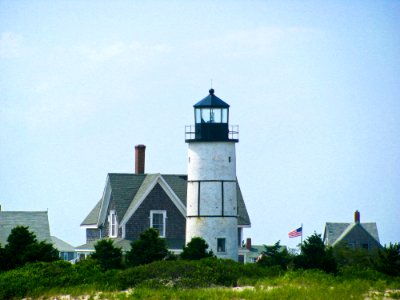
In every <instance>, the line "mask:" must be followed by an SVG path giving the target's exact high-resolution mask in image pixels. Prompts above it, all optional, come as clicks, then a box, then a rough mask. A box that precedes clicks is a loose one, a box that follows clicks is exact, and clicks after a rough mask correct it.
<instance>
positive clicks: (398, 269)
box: [374, 243, 400, 276]
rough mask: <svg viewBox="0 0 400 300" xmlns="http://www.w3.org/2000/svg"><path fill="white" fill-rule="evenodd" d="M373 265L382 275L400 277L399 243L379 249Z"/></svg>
mask: <svg viewBox="0 0 400 300" xmlns="http://www.w3.org/2000/svg"><path fill="white" fill-rule="evenodd" d="M374 265H375V268H376V269H377V270H378V271H380V272H382V273H385V274H388V275H392V276H400V243H395V244H392V243H390V244H389V246H386V245H385V247H384V248H382V249H379V251H378V257H377V260H376V262H375V263H374Z"/></svg>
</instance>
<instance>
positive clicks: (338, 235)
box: [324, 222, 379, 246]
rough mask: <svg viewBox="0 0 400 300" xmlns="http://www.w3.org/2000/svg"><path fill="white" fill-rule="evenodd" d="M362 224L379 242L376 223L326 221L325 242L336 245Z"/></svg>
mask: <svg viewBox="0 0 400 300" xmlns="http://www.w3.org/2000/svg"><path fill="white" fill-rule="evenodd" d="M357 226H360V227H361V228H362V229H363V230H365V231H366V232H367V234H369V235H370V236H371V237H372V238H373V239H375V240H376V241H377V242H378V243H379V235H378V228H377V226H376V223H357V222H356V223H326V224H325V232H324V242H325V244H327V245H331V246H334V245H336V244H337V243H339V242H340V241H341V240H343V238H344V237H346V235H347V234H348V233H349V232H350V231H352V230H353V229H354V228H355V227H357Z"/></svg>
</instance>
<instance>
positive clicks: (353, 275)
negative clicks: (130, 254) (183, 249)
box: [0, 259, 400, 300]
mask: <svg viewBox="0 0 400 300" xmlns="http://www.w3.org/2000/svg"><path fill="white" fill-rule="evenodd" d="M121 290H126V291H125V292H121ZM57 295H58V296H57ZM59 295H71V296H72V299H83V298H82V297H81V298H79V296H80V295H86V296H85V298H84V299H89V298H91V299H328V300H329V299H333V300H340V299H371V300H372V299H400V277H393V276H388V275H384V274H382V273H379V272H377V271H374V270H370V269H359V268H343V269H342V270H341V272H339V273H338V274H337V275H333V274H327V273H324V272H322V271H318V270H307V271H302V270H298V271H286V272H285V271H283V270H282V269H280V268H274V267H271V268H266V267H262V266H258V265H253V264H252V265H240V264H238V263H235V262H233V261H223V260H217V259H206V260H202V261H175V262H173V261H172V262H171V261H160V262H154V263H151V264H148V265H143V266H138V267H134V268H128V269H124V270H110V271H106V272H104V271H102V270H101V269H100V268H99V267H98V265H97V264H96V263H95V262H94V261H89V260H88V261H84V262H82V263H80V264H76V265H71V264H68V263H65V262H62V261H59V262H53V263H36V264H31V265H26V266H24V267H22V268H19V269H15V270H11V271H7V272H3V273H0V299H12V298H14V299H21V298H24V297H31V298H33V299H60V297H59Z"/></svg>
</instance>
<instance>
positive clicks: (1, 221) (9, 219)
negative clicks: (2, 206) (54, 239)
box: [0, 211, 51, 246]
mask: <svg viewBox="0 0 400 300" xmlns="http://www.w3.org/2000/svg"><path fill="white" fill-rule="evenodd" d="M17 226H28V227H29V231H32V232H33V233H34V234H35V235H36V239H37V240H38V241H46V242H48V243H51V238H50V226H49V218H48V214H47V211H0V243H1V245H3V246H4V245H5V244H7V238H8V236H9V235H10V233H11V230H12V229H13V228H15V227H17Z"/></svg>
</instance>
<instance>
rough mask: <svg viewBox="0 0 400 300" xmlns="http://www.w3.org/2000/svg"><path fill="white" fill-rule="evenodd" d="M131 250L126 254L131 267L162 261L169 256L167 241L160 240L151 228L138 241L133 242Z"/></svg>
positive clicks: (155, 231)
mask: <svg viewBox="0 0 400 300" xmlns="http://www.w3.org/2000/svg"><path fill="white" fill-rule="evenodd" d="M131 247H132V248H131V250H130V251H128V252H127V253H126V261H127V264H128V265H129V266H139V265H144V264H148V263H151V262H153V261H157V260H162V259H163V258H165V257H166V256H167V255H168V249H167V245H166V243H165V240H164V239H162V238H160V236H159V233H158V231H157V230H155V229H154V228H149V229H147V230H146V231H145V232H143V233H141V234H140V237H139V239H138V240H136V241H132V243H131Z"/></svg>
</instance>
